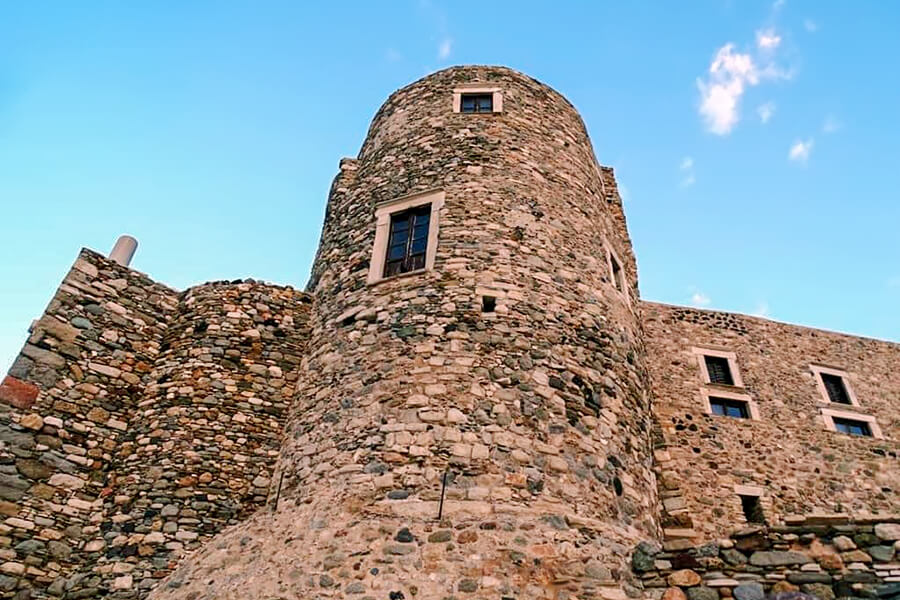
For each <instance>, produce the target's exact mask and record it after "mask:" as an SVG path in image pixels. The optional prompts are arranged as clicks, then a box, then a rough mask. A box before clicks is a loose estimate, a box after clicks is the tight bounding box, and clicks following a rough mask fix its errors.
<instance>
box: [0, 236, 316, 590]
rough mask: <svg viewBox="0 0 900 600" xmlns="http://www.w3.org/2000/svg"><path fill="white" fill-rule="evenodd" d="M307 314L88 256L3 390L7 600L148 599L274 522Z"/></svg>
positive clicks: (291, 295)
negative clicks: (226, 532)
mask: <svg viewBox="0 0 900 600" xmlns="http://www.w3.org/2000/svg"><path fill="white" fill-rule="evenodd" d="M308 307H309V298H308V296H307V295H306V294H304V293H302V292H299V291H295V290H293V289H291V288H285V287H279V286H272V285H267V284H262V283H257V282H253V281H250V280H248V281H246V282H240V281H237V282H230V283H229V282H218V283H211V284H205V285H201V286H197V287H195V288H191V289H189V290H187V291H186V292H184V293H181V294H179V293H178V292H176V291H174V290H171V289H169V288H166V287H165V286H162V285H159V284H157V283H155V282H153V281H151V280H150V279H149V278H147V277H146V276H144V275H142V274H140V273H137V272H136V271H133V270H130V269H128V268H126V267H122V266H120V265H118V264H116V263H115V262H112V261H109V260H107V259H105V258H104V257H102V256H100V255H99V254H96V253H94V252H92V251H89V250H83V251H82V252H81V254H80V255H79V258H78V260H77V261H76V262H75V265H74V267H73V268H72V271H71V272H70V273H69V275H68V276H67V277H66V279H65V280H64V281H63V283H62V285H61V286H60V288H59V290H58V292H57V294H56V295H55V296H54V298H53V300H52V301H51V302H50V305H49V307H48V309H47V311H46V313H45V314H44V315H43V316H42V317H41V319H40V320H39V321H38V322H37V323H36V326H35V327H34V331H33V333H32V335H31V337H30V338H29V341H28V343H27V344H26V346H25V348H24V349H23V351H22V354H21V355H20V356H19V357H18V358H17V360H16V361H15V363H14V364H13V367H12V368H11V369H10V372H9V375H8V376H7V378H6V379H5V380H4V382H3V384H2V386H0V400H2V403H0V436H2V437H0V442H2V453H0V468H2V471H0V474H2V480H0V495H2V498H3V502H2V504H0V509H2V512H3V514H4V515H5V517H6V518H5V520H4V522H3V523H2V525H0V527H2V537H0V552H2V553H3V561H4V562H3V563H0V591H2V593H3V594H4V595H3V597H6V596H10V597H12V596H14V595H16V594H22V593H26V591H27V592H28V593H31V594H32V595H33V596H34V595H37V597H41V596H45V595H50V596H55V597H61V596H65V597H66V598H81V597H85V598H86V597H92V596H94V595H101V594H108V593H111V594H113V596H114V597H122V598H130V597H137V596H138V595H139V594H142V593H144V592H146V590H147V589H148V588H149V587H151V586H152V585H153V584H154V582H156V581H158V580H159V579H160V578H162V577H163V576H164V575H165V574H166V573H168V572H169V571H170V570H171V568H172V567H173V566H174V563H175V561H176V560H177V559H178V558H179V557H180V556H181V555H183V554H184V552H185V551H187V550H190V549H191V548H193V547H196V546H197V545H199V544H200V543H201V542H202V541H203V540H204V539H207V538H208V537H210V536H211V535H213V534H215V533H216V532H218V531H219V530H221V529H222V528H224V527H225V526H226V525H229V524H233V523H236V522H238V520H240V519H241V518H243V517H244V516H246V515H247V514H248V513H250V512H252V511H253V510H256V509H257V508H259V507H261V506H262V505H263V504H264V503H265V500H266V497H267V494H268V492H269V490H270V488H271V487H272V485H271V484H272V481H271V479H272V467H273V465H274V462H275V459H276V457H277V453H278V448H279V447H280V445H281V431H282V426H283V416H284V413H285V412H286V409H287V405H288V403H289V400H290V394H291V393H292V390H293V388H294V386H295V385H296V377H297V370H298V365H299V362H300V355H301V354H302V351H303V344H304V343H305V339H306V336H307V330H306V317H307V313H308Z"/></svg>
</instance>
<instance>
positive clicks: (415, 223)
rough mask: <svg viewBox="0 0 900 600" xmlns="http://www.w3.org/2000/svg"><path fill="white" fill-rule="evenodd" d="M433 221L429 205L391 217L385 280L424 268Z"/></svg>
mask: <svg viewBox="0 0 900 600" xmlns="http://www.w3.org/2000/svg"><path fill="white" fill-rule="evenodd" d="M430 218H431V205H430V204H426V205H424V206H417V207H415V208H411V209H410V210H405V211H403V212H400V213H397V214H394V215H391V232H390V237H389V238H388V250H387V256H386V257H385V261H384V276H385V277H390V276H391V275H398V274H400V273H409V272H410V271H415V270H417V269H424V268H425V253H426V250H427V248H428V222H429V220H430Z"/></svg>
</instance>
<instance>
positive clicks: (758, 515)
mask: <svg viewBox="0 0 900 600" xmlns="http://www.w3.org/2000/svg"><path fill="white" fill-rule="evenodd" d="M740 499H741V509H742V510H743V511H744V518H745V519H747V522H748V523H765V522H766V516H765V515H764V514H763V509H762V504H760V501H759V496H740Z"/></svg>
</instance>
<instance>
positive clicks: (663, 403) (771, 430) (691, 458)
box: [642, 302, 900, 547]
mask: <svg viewBox="0 0 900 600" xmlns="http://www.w3.org/2000/svg"><path fill="white" fill-rule="evenodd" d="M642 312H643V316H644V331H645V342H646V345H647V353H648V356H649V357H650V361H649V364H650V373H651V381H652V386H653V412H654V414H655V416H656V419H657V421H658V424H659V431H658V438H657V440H656V441H657V447H656V459H657V463H656V464H657V471H658V476H659V489H660V499H661V502H662V506H663V510H664V513H665V514H664V517H663V518H664V527H665V530H664V531H665V533H666V539H667V543H668V544H669V547H677V546H679V545H685V546H686V545H689V544H690V543H695V542H699V541H708V540H714V539H716V538H717V537H720V536H722V535H724V534H725V533H727V532H728V531H731V530H733V529H735V528H737V527H741V526H743V525H744V524H746V523H747V520H746V519H745V516H744V512H743V510H742V506H741V501H740V498H739V496H738V491H740V488H736V487H735V486H745V487H746V486H750V487H756V488H759V489H760V490H762V496H761V505H762V508H763V512H764V516H765V518H766V520H767V521H768V522H770V523H783V522H784V520H785V519H786V518H787V517H789V516H796V515H806V514H810V513H820V514H821V513H848V514H851V515H865V514H882V515H885V514H887V515H890V514H891V513H893V514H897V513H900V494H898V490H900V488H898V482H900V461H898V452H900V445H898V439H900V405H898V403H897V398H898V397H900V379H898V378H897V375H896V369H897V365H900V346H898V345H897V344H893V343H889V342H883V341H878V340H873V339H866V338H859V337H852V336H848V335H842V334H839V333H831V332H826V331H820V330H816V329H810V328H806V327H799V326H794V325H787V324H784V323H776V322H773V321H768V320H765V319H760V318H755V317H748V316H743V315H736V314H730V313H722V312H715V311H709V310H698V309H691V308H684V307H675V306H666V305H662V304H655V303H646V302H645V303H642ZM697 346H702V347H706V348H715V349H719V350H725V351H731V352H734V353H735V354H736V359H737V360H736V363H737V366H738V368H739V372H740V375H741V376H742V378H743V383H744V390H742V391H745V392H746V393H747V394H749V395H750V396H751V398H752V399H753V401H754V402H755V403H756V404H757V406H758V412H759V419H758V420H754V419H735V418H728V417H719V416H711V415H709V414H707V413H706V412H705V410H704V407H703V400H702V397H701V390H703V389H707V390H709V392H710V393H712V394H713V395H715V394H716V393H719V392H721V391H723V390H724V391H734V390H733V389H731V390H729V389H728V388H727V387H724V388H723V387H722V386H718V387H717V386H711V385H706V384H704V383H702V381H701V370H700V369H701V367H700V363H699V361H698V358H697V356H696V355H695V354H694V353H692V350H691V349H692V347H697ZM812 364H820V365H826V366H830V367H834V368H838V369H842V370H844V371H846V372H847V373H848V376H849V383H850V386H851V389H852V390H853V392H854V393H855V396H856V398H857V399H858V402H859V404H860V406H858V407H856V406H847V405H843V404H839V405H835V404H834V403H827V402H825V401H824V400H823V396H822V394H821V392H820V389H819V387H818V384H817V382H816V379H815V377H814V375H813V372H812V370H811V368H810V365H812ZM829 409H839V410H841V411H845V412H849V413H854V414H857V415H869V416H872V417H874V418H875V419H876V420H877V424H878V425H879V426H880V429H881V433H882V434H883V436H884V437H883V439H877V438H872V437H860V436H850V435H846V434H840V433H837V432H835V431H829V430H827V429H826V427H825V424H824V421H823V418H822V410H829Z"/></svg>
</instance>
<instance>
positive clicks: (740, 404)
mask: <svg viewBox="0 0 900 600" xmlns="http://www.w3.org/2000/svg"><path fill="white" fill-rule="evenodd" d="M709 408H710V410H712V414H714V415H718V416H720V417H734V418H735V419H749V418H750V410H749V408H748V406H747V403H746V402H744V401H743V400H729V399H727V398H715V397H713V396H710V397H709Z"/></svg>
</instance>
